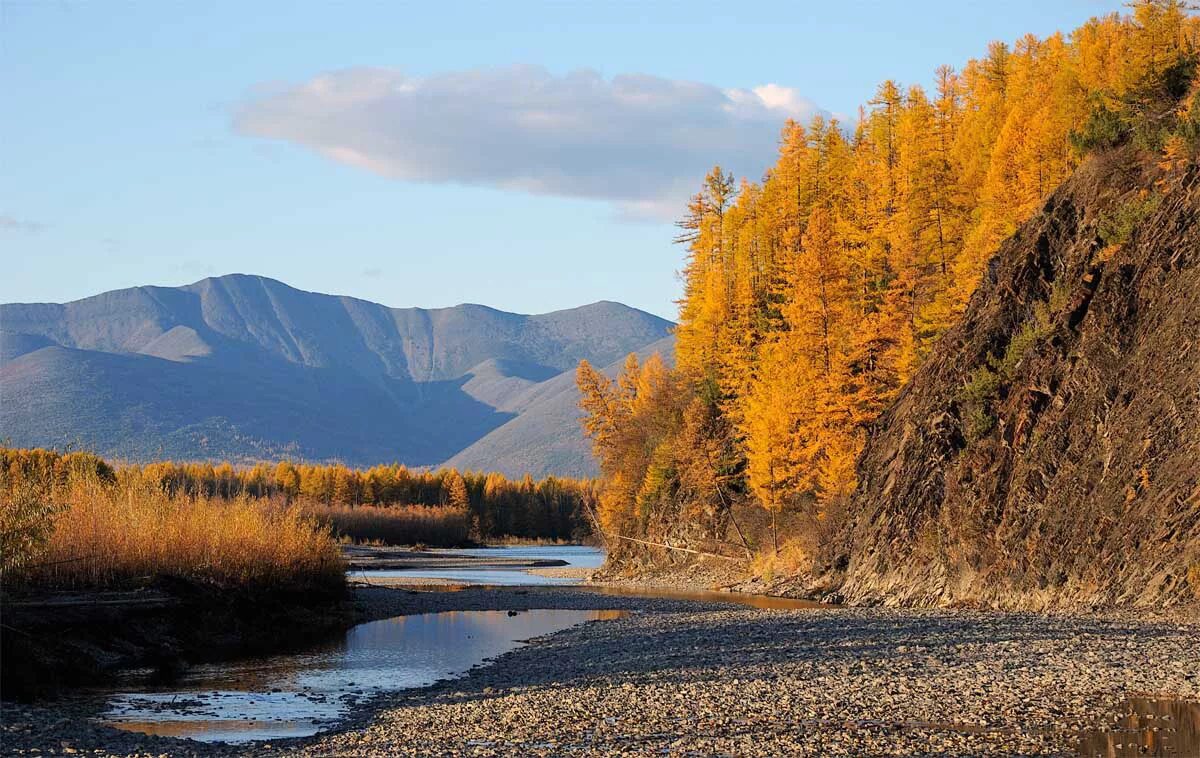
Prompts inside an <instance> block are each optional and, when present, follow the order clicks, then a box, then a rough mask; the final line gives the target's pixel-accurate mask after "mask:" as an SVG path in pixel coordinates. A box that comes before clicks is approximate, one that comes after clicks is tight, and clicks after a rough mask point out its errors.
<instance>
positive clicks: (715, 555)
mask: <svg viewBox="0 0 1200 758" xmlns="http://www.w3.org/2000/svg"><path fill="white" fill-rule="evenodd" d="M602 534H604V535H605V536H606V537H613V538H614V539H618V540H625V541H627V542H636V543H637V544H639V545H650V546H651V547H661V548H665V549H667V550H678V551H679V552H681V553H691V554H693V555H703V556H706V557H708V558H720V559H721V560H723V561H733V562H734V563H742V562H744V561H745V560H746V559H745V558H732V557H730V556H728V555H720V554H718V553H708V552H705V551H703V550H693V549H692V548H690V547H679V546H677V545H664V544H663V543H661V542H651V541H650V540H642V539H638V538H637V537H626V536H625V535H623V534H609V533H607V532H602Z"/></svg>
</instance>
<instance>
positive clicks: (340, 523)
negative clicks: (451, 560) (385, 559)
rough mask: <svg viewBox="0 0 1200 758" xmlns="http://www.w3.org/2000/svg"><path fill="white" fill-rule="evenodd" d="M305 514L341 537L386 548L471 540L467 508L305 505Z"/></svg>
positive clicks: (452, 543)
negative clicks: (384, 545) (383, 545)
mask: <svg viewBox="0 0 1200 758" xmlns="http://www.w3.org/2000/svg"><path fill="white" fill-rule="evenodd" d="M303 511H304V513H305V514H306V515H308V516H310V517H312V518H313V519H314V520H316V521H318V522H320V523H322V524H327V525H329V527H330V528H332V530H333V533H334V534H335V535H337V536H339V537H344V538H348V539H350V540H352V541H355V542H382V543H384V544H386V545H414V544H417V543H421V544H425V545H436V546H439V547H453V546H455V545H462V544H463V543H465V542H467V541H469V540H470V536H471V512H470V510H468V509H467V508H455V507H452V506H436V505H435V506H431V505H387V506H375V505H358V506H354V507H347V506H341V505H324V504H318V503H311V504H305V505H304V506H303Z"/></svg>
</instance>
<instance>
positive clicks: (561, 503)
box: [0, 448, 594, 542]
mask: <svg viewBox="0 0 1200 758" xmlns="http://www.w3.org/2000/svg"><path fill="white" fill-rule="evenodd" d="M84 471H86V472H87V473H88V475H89V476H93V475H94V476H98V477H99V478H101V479H104V480H109V481H112V482H118V481H121V480H125V481H136V482H139V483H143V484H145V483H148V484H150V485H152V486H154V487H156V488H158V489H160V490H161V491H162V492H163V493H164V494H166V495H168V496H170V497H173V498H176V497H192V498H202V499H224V500H234V499H237V498H241V497H244V496H246V497H251V498H261V499H277V500H279V501H281V502H282V503H283V504H286V505H291V504H297V505H302V506H306V507H308V508H309V509H310V510H312V511H313V512H314V513H317V514H319V515H325V514H335V515H338V516H339V517H340V518H341V519H343V520H349V518H350V517H352V516H353V515H354V512H355V510H356V509H361V510H362V515H364V516H365V515H367V514H371V515H372V516H374V517H377V518H376V519H375V520H376V521H381V522H384V521H388V520H390V519H387V518H386V517H387V516H388V515H389V514H393V515H394V516H396V517H401V516H404V517H406V519H407V520H408V521H411V520H412V518H413V517H414V515H416V514H420V513H421V511H420V510H419V509H426V511H428V513H429V515H430V516H431V517H432V516H433V515H435V514H436V515H438V516H439V517H444V516H445V515H446V514H452V513H454V512H456V511H459V512H462V513H463V516H464V518H462V519H456V522H457V521H458V520H461V521H462V530H461V532H459V531H455V532H454V534H455V538H456V539H462V540H466V539H470V540H473V541H477V542H485V541H488V540H497V539H508V538H518V539H531V540H579V539H583V538H585V537H587V536H588V535H589V534H590V533H591V531H592V528H591V516H590V513H591V509H592V507H593V506H592V504H593V500H594V493H593V490H594V484H593V483H592V482H590V481H587V480H576V479H560V478H556V477H546V478H544V479H540V480H534V479H533V478H532V477H530V476H526V477H525V478H524V479H521V480H515V481H514V480H510V479H507V478H505V477H504V476H502V475H500V474H496V473H487V474H484V473H475V472H465V473H463V472H459V471H457V470H455V469H439V470H437V471H424V470H413V469H409V468H407V467H405V466H403V465H400V464H391V465H379V466H374V467H372V468H369V469H352V468H348V467H346V466H342V465H310V464H303V463H292V462H290V461H280V462H278V463H271V464H268V463H259V464H257V465H254V466H252V467H241V468H239V467H235V466H233V465H232V464H230V463H228V462H226V463H220V464H216V465H214V464H212V463H177V462H173V461H160V462H156V463H149V464H144V465H112V464H109V463H107V462H106V461H104V460H103V459H101V458H99V457H97V456H95V455H92V454H90V453H81V452H76V453H66V454H64V453H59V452H55V451H51V450H42V449H32V450H30V449H14V448H0V482H2V483H3V488H4V489H5V490H14V489H19V488H20V487H21V486H22V483H24V482H36V483H38V484H39V486H43V485H44V483H46V482H56V483H58V485H60V486H63V487H65V486H66V485H67V484H68V480H69V479H70V478H71V477H72V476H74V475H78V474H80V473H81V472H84ZM317 506H320V507H321V508H320V509H316V508H315V507H317ZM413 506H416V507H417V508H416V509H414V508H413ZM329 509H332V510H329ZM357 520H358V519H356V521H357Z"/></svg>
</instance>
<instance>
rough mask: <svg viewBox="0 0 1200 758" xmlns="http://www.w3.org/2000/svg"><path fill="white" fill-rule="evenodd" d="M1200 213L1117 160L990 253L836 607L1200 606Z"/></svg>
mask: <svg viewBox="0 0 1200 758" xmlns="http://www.w3.org/2000/svg"><path fill="white" fill-rule="evenodd" d="M1198 210H1200V169H1198V168H1197V167H1196V166H1192V167H1190V168H1185V169H1182V170H1178V171H1176V172H1175V173H1172V174H1162V173H1161V172H1160V171H1159V169H1158V168H1157V167H1155V166H1154V165H1152V164H1151V163H1150V162H1147V161H1144V160H1139V159H1137V158H1136V157H1135V156H1134V155H1133V153H1132V152H1131V151H1128V150H1122V151H1116V152H1112V153H1109V154H1107V155H1101V156H1099V157H1096V158H1093V159H1091V160H1089V161H1088V162H1087V163H1086V164H1085V165H1084V166H1083V167H1082V168H1081V169H1080V170H1079V172H1078V173H1077V174H1076V175H1075V176H1074V177H1073V178H1072V179H1070V180H1069V181H1068V182H1067V183H1066V184H1064V185H1063V186H1062V187H1061V188H1060V189H1059V190H1058V191H1056V192H1055V193H1054V194H1053V196H1052V197H1051V198H1050V199H1049V200H1048V201H1047V202H1046V204H1045V207H1044V209H1043V210H1042V212H1041V213H1039V214H1038V215H1037V216H1035V217H1034V218H1033V219H1032V220H1030V221H1029V222H1027V223H1026V224H1024V225H1023V226H1022V227H1021V228H1020V229H1019V230H1018V231H1017V233H1016V234H1015V235H1014V236H1013V237H1012V238H1010V239H1009V240H1008V241H1006V242H1005V243H1004V244H1003V245H1002V246H1001V248H1000V250H999V252H998V254H997V255H996V257H995V259H994V260H993V261H992V262H991V265H990V267H989V271H988V272H987V274H986V276H985V277H984V281H983V282H982V283H981V285H980V287H979V289H978V291H977V292H976V293H975V294H974V296H973V297H972V299H971V302H970V305H969V307H968V309H967V311H966V314H965V316H964V318H963V319H962V321H961V322H960V323H959V324H958V325H957V326H956V327H954V328H953V329H952V330H951V331H950V332H948V333H947V334H946V335H945V337H944V338H943V340H942V341H941V342H940V343H939V344H938V346H937V348H936V349H935V351H934V353H933V354H932V355H931V356H930V357H929V359H928V360H927V361H926V362H925V364H924V365H923V366H922V368H921V369H920V371H919V372H918V373H917V375H916V376H915V377H914V378H913V380H912V381H911V382H910V383H909V384H908V386H907V387H905V389H904V390H903V391H902V393H901V395H900V396H899V398H898V399H897V401H896V402H895V404H894V405H893V406H892V407H891V408H890V409H889V410H888V411H887V412H886V413H885V414H884V415H883V416H882V417H881V418H880V419H879V421H878V422H877V423H876V426H875V428H874V429H873V432H872V434H871V439H870V441H869V443H868V445H867V448H866V450H865V451H864V453H863V455H862V457H861V458H860V459H859V486H858V489H857V491H856V492H855V495H854V498H853V502H852V503H851V507H850V513H851V514H853V515H852V517H851V524H850V526H849V528H848V529H847V530H846V531H845V535H846V538H845V539H846V541H845V543H844V544H842V545H841V546H839V548H838V549H837V550H835V551H834V553H835V554H834V555H833V556H832V559H831V566H832V567H833V574H834V575H835V576H836V580H835V581H836V582H837V583H838V584H840V590H839V592H840V594H841V595H843V596H844V597H845V598H846V599H847V600H849V601H851V602H885V603H889V604H952V603H957V602H980V603H983V604H988V605H1001V606H1009V607H1014V606H1016V607H1026V608H1044V607H1049V606H1054V605H1080V604H1083V605H1093V604H1095V605H1100V604H1105V605H1107V604H1120V605H1132V606H1141V605H1157V606H1162V605H1172V604H1177V603H1181V602H1186V601H1191V600H1193V599H1195V598H1197V597H1200V228H1198V226H1197V220H1198V219H1197V211H1198ZM1189 571H1190V572H1191V578H1190V579H1189V576H1188V575H1189ZM827 578H830V577H827ZM827 586H828V585H827Z"/></svg>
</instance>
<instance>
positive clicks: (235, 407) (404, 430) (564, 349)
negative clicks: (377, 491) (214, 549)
mask: <svg viewBox="0 0 1200 758" xmlns="http://www.w3.org/2000/svg"><path fill="white" fill-rule="evenodd" d="M672 326H673V325H672V323H671V322H669V321H667V320H665V319H662V318H659V317H657V316H654V315H652V314H649V313H646V312H644V311H640V310H637V309H635V308H631V307H629V306H625V305H622V304H620V303H614V302H607V301H602V302H598V303H593V304H591V305H585V306H582V307H579V308H573V309H570V310H562V311H555V312H552V313H545V314H539V315H522V314H515V313H506V312H504V311H499V310H495V309H493V308H488V307H485V306H482V305H458V306H454V307H452V308H437V309H421V308H389V307H387V306H384V305H380V304H378V303H372V302H368V301H365V300H359V299H357V298H352V297H343V296H334V295H324V294H318V293H313V292H305V291H302V290H298V289H295V288H292V287H289V286H288V285H286V284H283V283H282V282H279V281H275V280H273V279H268V278H264V277H260V276H248V275H242V274H232V275H228V276H221V277H214V278H209V279H204V280H202V281H199V282H196V283H195V284H190V285H187V286H184V287H149V286H148V287H134V288H131V289H123V290H116V291H112V292H106V293H103V294H100V295H96V296H94V297H89V298H85V299H83V300H77V301H74V302H70V303H65V304H54V303H38V304H25V303H14V304H6V305H0V438H3V439H4V441H5V442H6V443H7V444H10V445H16V446H21V447H34V446H41V447H57V448H72V449H87V450H92V451H94V452H97V453H99V454H102V455H104V456H107V457H112V458H117V459H121V460H126V461H144V460H153V459H160V458H171V459H177V460H226V459H227V460H231V461H236V462H249V461H255V460H273V459H279V458H291V459H297V460H310V461H330V460H340V461H343V462H345V463H347V464H349V465H357V466H363V465H369V464H373V463H379V462H391V461H400V462H403V463H405V464H408V465H411V466H436V465H440V464H443V463H448V464H450V465H454V466H456V467H459V468H462V469H471V470H489V471H500V472H502V473H505V474H507V475H509V476H521V475H524V474H526V473H531V474H533V475H535V476H543V475H547V474H554V475H559V476H587V475H592V474H594V473H595V471H596V467H595V462H594V461H593V459H592V456H591V452H590V446H589V444H588V442H587V440H586V439H585V438H584V437H583V435H582V434H581V432H580V430H579V425H578V416H579V411H578V409H577V400H578V394H577V390H576V388H575V384H574V369H575V366H576V365H577V364H578V362H579V361H580V360H582V359H586V360H588V361H589V362H591V363H593V364H595V365H597V366H606V367H608V369H607V370H608V371H609V372H610V373H615V371H616V369H617V368H618V367H619V366H620V365H621V363H622V362H623V361H624V358H625V356H626V355H627V354H628V353H631V352H636V353H641V354H643V355H648V354H650V353H653V352H661V353H664V355H666V356H667V357H669V356H670V354H671V352H672V346H673V338H672V337H671V328H672Z"/></svg>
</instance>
